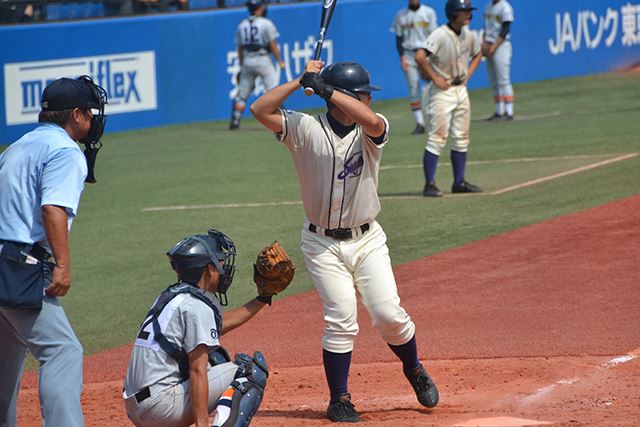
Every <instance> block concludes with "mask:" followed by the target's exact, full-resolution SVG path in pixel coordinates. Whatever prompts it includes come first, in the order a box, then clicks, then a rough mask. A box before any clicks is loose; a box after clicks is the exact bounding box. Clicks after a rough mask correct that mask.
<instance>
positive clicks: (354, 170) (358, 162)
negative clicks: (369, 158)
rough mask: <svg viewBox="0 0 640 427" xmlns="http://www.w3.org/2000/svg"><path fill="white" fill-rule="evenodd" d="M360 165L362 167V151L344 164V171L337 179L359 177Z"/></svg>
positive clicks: (360, 172)
mask: <svg viewBox="0 0 640 427" xmlns="http://www.w3.org/2000/svg"><path fill="white" fill-rule="evenodd" d="M362 165H364V159H363V157H362V151H358V152H357V153H354V154H353V155H352V156H351V157H349V158H348V159H347V160H346V161H345V162H344V169H342V172H340V173H339V174H338V179H347V178H348V177H349V176H352V177H356V176H360V174H362Z"/></svg>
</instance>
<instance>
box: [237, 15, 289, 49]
mask: <svg viewBox="0 0 640 427" xmlns="http://www.w3.org/2000/svg"><path fill="white" fill-rule="evenodd" d="M278 36H279V34H278V30H277V29H276V26H275V25H274V24H273V22H271V20H269V19H267V18H263V17H262V16H254V15H252V16H249V17H248V18H245V19H243V20H242V22H240V24H238V27H237V28H236V46H237V47H242V52H243V54H244V55H246V56H251V55H255V54H259V55H264V54H266V53H269V44H271V42H272V41H274V40H275V39H277V38H278Z"/></svg>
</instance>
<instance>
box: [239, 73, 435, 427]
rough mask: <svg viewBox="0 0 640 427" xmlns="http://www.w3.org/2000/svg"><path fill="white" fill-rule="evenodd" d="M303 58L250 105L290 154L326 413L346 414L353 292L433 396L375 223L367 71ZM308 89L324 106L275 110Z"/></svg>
mask: <svg viewBox="0 0 640 427" xmlns="http://www.w3.org/2000/svg"><path fill="white" fill-rule="evenodd" d="M322 66H323V63H322V62H321V61H310V62H308V63H307V65H306V67H305V71H306V72H305V74H303V76H302V77H301V79H294V80H292V81H290V82H288V83H285V84H283V85H281V86H278V87H277V88H275V89H273V90H271V91H270V92H267V93H266V94H264V95H262V96H261V97H260V98H259V99H258V100H256V102H254V103H253V104H252V106H251V112H252V113H253V115H254V116H255V117H256V119H258V121H260V122H261V123H262V124H263V125H264V126H265V127H267V128H268V129H270V130H272V131H273V132H275V133H276V134H277V137H278V139H279V140H280V141H281V142H282V143H284V144H285V145H286V147H287V148H288V149H289V152H290V153H291V156H292V158H293V161H294V163H295V167H296V171H297V173H298V180H299V183H300V192H301V195H302V202H303V205H304V210H305V214H306V218H305V222H304V227H303V229H302V244H301V249H302V252H303V254H304V259H305V264H306V266H307V269H308V270H309V273H310V274H311V278H312V279H313V282H314V284H315V287H316V289H317V290H318V292H319V293H320V297H321V299H322V302H323V306H324V320H325V322H326V324H325V329H324V337H323V341H322V347H323V363H324V368H325V373H326V376H327V382H328V385H329V391H330V394H331V396H330V402H329V407H328V409H327V416H328V417H329V419H331V420H332V421H334V422H355V421H358V420H359V415H358V412H357V411H356V410H355V408H354V405H353V404H352V403H351V396H350V394H349V391H348V376H349V368H350V365H351V353H352V350H353V342H354V338H355V336H356V335H357V334H358V322H357V305H356V295H357V294H359V295H360V297H361V299H362V302H363V304H364V305H365V307H366V308H367V310H368V311H369V313H370V315H371V318H372V320H373V325H374V326H375V327H376V328H377V329H378V330H379V331H380V333H381V334H382V337H383V339H384V340H385V341H386V342H387V343H388V345H389V347H390V348H391V350H392V351H393V352H394V353H395V354H396V355H397V356H398V357H399V358H400V359H401V360H402V364H403V369H404V374H405V376H406V377H407V379H408V380H409V382H410V383H411V385H412V386H413V388H414V391H415V392H416V395H417V397H418V400H419V402H420V403H421V404H422V405H424V406H426V407H429V408H432V407H434V406H436V405H437V403H438V391H437V389H436V386H435V385H434V383H433V382H432V381H431V378H429V376H428V374H427V372H426V371H425V369H424V367H423V366H422V364H421V363H420V361H419V359H418V353H417V349H416V339H415V325H414V323H413V322H412V321H411V318H410V317H409V315H408V314H407V312H406V311H405V310H404V309H403V308H402V307H401V305H400V298H399V296H398V291H397V288H396V283H395V279H394V276H393V270H392V269H391V260H390V258H389V250H388V248H387V245H386V235H385V234H384V231H383V230H382V228H381V227H380V225H379V224H378V223H377V222H376V216H377V214H378V212H379V211H380V202H379V200H378V196H377V186H378V170H379V166H380V158H381V155H382V149H383V147H384V146H385V144H386V143H387V141H388V139H389V122H388V121H387V119H386V118H385V117H383V116H382V115H380V114H376V113H374V112H373V111H372V110H371V108H370V107H369V105H370V103H371V91H374V90H379V89H380V88H379V87H377V86H373V85H371V84H370V80H369V73H368V72H367V71H366V70H365V69H364V68H363V67H362V66H361V65H359V64H356V63H352V62H338V63H335V64H332V65H331V66H329V67H327V68H326V69H324V70H323V71H322V73H321V74H319V73H320V70H322ZM300 85H302V86H303V87H311V88H313V89H314V91H315V93H316V94H317V95H319V96H321V97H322V98H323V99H325V100H326V102H327V106H328V111H327V112H326V113H321V114H317V115H315V116H310V115H307V114H304V113H299V112H295V111H287V110H282V109H281V108H280V107H281V105H282V104H283V103H284V101H285V100H286V99H287V98H288V97H289V96H290V95H291V94H293V93H294V92H295V91H296V90H298V89H299V88H300Z"/></svg>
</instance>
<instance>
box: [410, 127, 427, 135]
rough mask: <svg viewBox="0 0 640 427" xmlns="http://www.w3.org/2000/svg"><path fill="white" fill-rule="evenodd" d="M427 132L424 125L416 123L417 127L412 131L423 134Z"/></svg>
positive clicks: (413, 133) (415, 133)
mask: <svg viewBox="0 0 640 427" xmlns="http://www.w3.org/2000/svg"><path fill="white" fill-rule="evenodd" d="M423 133H425V128H424V126H422V125H416V127H415V129H414V130H413V131H412V132H411V135H421V134H423Z"/></svg>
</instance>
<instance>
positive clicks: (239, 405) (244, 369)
mask: <svg viewBox="0 0 640 427" xmlns="http://www.w3.org/2000/svg"><path fill="white" fill-rule="evenodd" d="M235 363H236V364H237V365H238V372H237V374H236V379H235V380H234V381H233V383H231V385H230V386H229V388H228V389H227V390H226V391H225V392H224V393H223V394H222V396H221V397H220V400H219V401H218V406H217V407H216V410H215V417H214V420H213V424H212V427H246V426H248V425H249V423H250V422H251V419H252V418H253V416H254V415H255V414H256V412H258V408H259V407H260V403H261V402H262V396H263V394H264V388H265V386H266V385H267V377H268V376H269V369H268V367H267V362H266V360H265V358H264V356H263V355H262V353H260V352H259V351H256V352H255V353H254V354H253V357H251V356H249V355H247V354H244V353H240V354H237V355H236V358H235Z"/></svg>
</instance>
